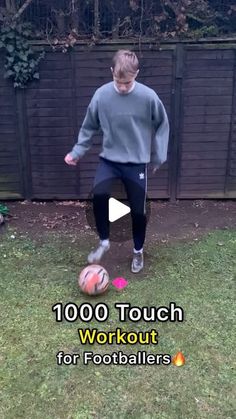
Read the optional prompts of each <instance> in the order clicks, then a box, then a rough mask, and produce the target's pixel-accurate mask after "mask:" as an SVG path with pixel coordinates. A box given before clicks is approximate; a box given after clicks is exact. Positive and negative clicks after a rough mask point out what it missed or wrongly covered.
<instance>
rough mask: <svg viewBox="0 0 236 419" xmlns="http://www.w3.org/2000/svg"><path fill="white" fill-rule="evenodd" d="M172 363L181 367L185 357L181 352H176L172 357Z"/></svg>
mask: <svg viewBox="0 0 236 419" xmlns="http://www.w3.org/2000/svg"><path fill="white" fill-rule="evenodd" d="M172 364H174V365H175V366H176V367H182V365H184V364H185V357H184V355H183V353H182V352H177V354H176V355H175V356H174V357H173V358H172Z"/></svg>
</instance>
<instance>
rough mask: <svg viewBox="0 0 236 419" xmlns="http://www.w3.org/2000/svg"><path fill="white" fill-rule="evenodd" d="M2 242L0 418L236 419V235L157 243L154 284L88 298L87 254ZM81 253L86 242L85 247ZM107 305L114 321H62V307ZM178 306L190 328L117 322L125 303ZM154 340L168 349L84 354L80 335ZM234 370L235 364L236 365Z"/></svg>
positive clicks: (139, 280)
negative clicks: (153, 336)
mask: <svg viewBox="0 0 236 419" xmlns="http://www.w3.org/2000/svg"><path fill="white" fill-rule="evenodd" d="M11 234H12V233H11V232H9V231H8V232H7V233H6V234H5V235H4V236H2V241H1V244H0V254H1V259H0V278H1V281H0V285H1V292H0V326H1V334H0V365H1V368H0V418H1V419H2V418H4V419H5V418H6V419H8V418H9V419H10V418H12V419H17V418H27V419H31V418H32V419H36V418H42V419H49V418H50V419H51V418H57V419H89V418H99V419H100V418H101V419H103V418H115V419H116V418H117V419H119V418H133V419H138V418H142V419H148V418H160V419H178V418H184V419H196V418H206V419H209V418H212V419H217V418H219V419H221V418H225V419H230V418H231V419H233V418H235V411H236V406H235V399H236V398H235V394H236V380H235V370H233V367H234V366H235V343H236V342H235V329H234V327H235V324H236V321H235V294H234V292H235V288H234V287H235V278H236V266H235V263H236V261H235V259H236V258H235V255H236V233H235V232H234V231H217V232H214V233H211V234H210V235H207V236H205V237H203V238H202V239H200V240H198V241H193V242H189V243H175V244H172V245H163V244H162V245H161V246H160V245H159V246H157V245H154V244H152V245H149V246H148V252H149V254H151V260H152V264H151V266H150V269H149V271H148V274H147V276H146V277H145V278H144V277H142V276H140V275H139V276H134V275H133V276H132V275H131V274H130V273H129V272H127V273H125V272H118V273H117V276H125V277H126V278H127V279H128V280H129V285H128V287H127V288H126V289H124V290H123V291H122V292H118V291H117V290H116V289H115V288H114V287H112V286H111V287H110V289H109V292H108V293H107V294H106V295H104V296H100V297H97V298H91V297H90V298H89V297H86V296H84V295H82V294H81V293H80V291H79V289H78V286H77V281H76V277H77V274H78V273H79V271H80V270H81V269H82V268H83V267H84V265H85V260H86V259H85V258H86V255H87V251H88V244H86V241H85V240H80V242H79V240H78V241H75V242H74V243H71V242H70V241H69V238H66V237H59V236H56V235H53V234H50V235H48V238H47V240H46V241H45V242H41V243H37V242H33V241H31V240H29V239H28V238H26V237H19V238H12V237H11ZM81 243H82V244H81ZM88 301H89V302H91V303H92V304H93V305H95V304H97V303H98V302H106V303H107V304H108V306H109V308H110V316H109V319H108V320H107V321H106V322H105V323H102V324H101V323H100V324H99V323H98V322H96V321H92V322H91V323H89V324H86V323H82V322H80V321H76V322H74V323H68V322H65V321H63V322H62V323H57V322H56V321H55V314H54V313H53V312H52V310H51V307H52V305H53V304H55V303H57V302H62V303H63V304H65V303H68V302H74V303H76V304H77V305H80V304H82V303H83V302H88ZM171 301H175V302H176V304H177V305H179V306H181V307H182V308H183V310H184V313H185V321H184V322H183V323H171V322H166V323H161V322H157V323H145V322H138V323H131V322H130V321H129V322H126V323H119V322H118V313H117V310H115V308H114V303H116V302H128V303H130V304H131V305H136V306H137V305H138V306H152V305H153V306H157V307H158V306H163V305H167V306H168V305H169V303H170V302H171ZM79 327H91V328H92V327H97V328H98V329H99V330H104V331H113V330H115V329H116V327H121V328H122V329H123V330H126V331H130V330H139V331H148V330H150V329H156V330H157V331H158V333H159V344H158V345H150V346H148V347H147V346H146V347H145V346H141V345H138V346H132V345H128V346H124V345H120V346H118V345H113V346H109V345H103V346H101V345H98V344H95V345H93V346H92V347H91V346H89V345H86V346H84V347H82V346H81V344H80V342H79V338H78V333H77V329H78V328H79ZM85 350H93V351H94V352H96V353H100V354H104V353H112V352H114V351H123V352H124V353H127V354H128V353H136V352H137V351H138V350H142V351H143V350H147V352H149V353H153V354H155V353H158V354H161V353H163V354H171V356H174V355H175V353H176V352H178V351H182V352H183V353H184V355H185V358H186V364H185V365H184V366H182V367H176V366H174V365H173V364H171V365H168V366H166V365H165V366H164V365H151V366H148V365H146V366H145V365H142V366H124V365H110V366H102V365H100V366H95V365H93V364H89V365H88V366H85V365H83V363H82V362H79V363H78V365H76V366H72V365H70V366H65V365H62V366H57V364H56V353H57V352H58V351H64V353H80V354H81V353H82V352H83V351H85ZM233 364H234V365H233Z"/></svg>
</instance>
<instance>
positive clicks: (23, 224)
mask: <svg viewBox="0 0 236 419" xmlns="http://www.w3.org/2000/svg"><path fill="white" fill-rule="evenodd" d="M6 204H7V206H8V208H9V210H10V215H9V216H8V217H6V222H5V225H4V226H2V227H1V230H0V232H2V233H4V232H6V231H9V229H10V230H11V231H12V232H13V233H14V232H16V234H22V235H26V236H29V237H30V238H33V239H36V240H39V241H41V240H44V239H45V238H46V237H47V236H48V233H50V232H53V233H56V234H58V235H60V234H62V235H63V236H64V235H66V236H68V238H69V239H70V240H71V241H72V242H75V245H78V246H79V243H80V242H81V240H84V239H85V242H86V245H87V247H88V251H89V249H90V248H91V247H93V246H96V243H97V238H96V234H95V233H94V231H93V230H92V229H91V228H90V226H89V224H88V221H87V219H86V208H87V206H88V205H91V203H88V202H87V201H53V202H40V201H35V202H31V201H17V202H7V203H6ZM235 227H236V201H205V200H194V201H189V200H186V201H184V200H183V201H182V200H181V201H177V202H176V203H170V202H163V201H152V203H151V216H150V219H149V223H148V228H147V237H146V247H145V250H146V262H147V263H146V267H147V266H149V265H150V264H151V259H152V256H151V253H150V254H149V252H148V247H149V245H152V244H153V243H156V244H157V252H158V246H159V245H165V244H168V243H170V242H173V241H179V240H181V241H182V240H184V241H185V240H187V241H188V240H190V241H192V240H198V238H200V237H201V236H202V235H203V234H205V233H207V232H209V231H213V230H216V229H220V230H227V229H231V228H235ZM49 235H50V234H49ZM83 244H84V243H83ZM132 248H133V243H132V240H129V241H127V242H122V243H112V247H111V251H110V252H109V255H106V256H105V258H104V260H103V265H104V266H106V267H107V269H109V272H111V274H112V275H115V273H117V272H118V271H123V270H124V269H125V270H127V268H129V265H130V258H131V254H132ZM112 249H114V250H113V251H112ZM85 263H86V260H85ZM143 273H145V272H143ZM142 276H143V275H142Z"/></svg>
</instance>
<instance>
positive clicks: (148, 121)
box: [70, 82, 169, 167]
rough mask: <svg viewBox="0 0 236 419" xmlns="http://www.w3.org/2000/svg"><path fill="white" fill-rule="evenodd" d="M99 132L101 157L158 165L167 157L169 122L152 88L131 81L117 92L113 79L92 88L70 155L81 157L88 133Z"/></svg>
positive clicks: (89, 136) (85, 149)
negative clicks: (124, 91) (131, 86)
mask: <svg viewBox="0 0 236 419" xmlns="http://www.w3.org/2000/svg"><path fill="white" fill-rule="evenodd" d="M99 129H101V130H102V133H103V141H102V151H101V153H100V156H101V157H104V158H106V159H108V160H111V161H114V162H118V163H149V162H151V163H152V164H153V165H155V166H157V167H159V166H160V165H161V164H162V163H164V162H165V161H166V159H167V148H168V139H169V123H168V118H167V115H166V111H165V108H164V106H163V104H162V102H161V100H160V99H159V97H158V96H157V94H156V93H155V91H154V90H152V89H150V88H149V87H147V86H145V85H144V84H141V83H138V82H135V86H134V89H133V90H132V91H131V92H130V93H127V94H120V93H118V92H117V90H116V89H115V88H114V83H113V82H110V83H107V84H104V85H103V86H101V87H100V88H99V89H97V90H96V92H95V94H94V96H93V98H92V100H91V102H90V104H89V106H88V109H87V113H86V116H85V119H84V121H83V124H82V126H81V129H80V131H79V136H78V141H77V143H76V144H75V146H74V147H73V149H72V151H71V153H70V154H71V156H72V158H74V159H76V158H80V157H82V156H83V155H84V154H85V153H86V152H87V151H88V150H89V149H90V147H91V145H92V136H93V135H94V134H96V133H97V132H98V131H99Z"/></svg>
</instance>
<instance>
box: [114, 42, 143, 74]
mask: <svg viewBox="0 0 236 419" xmlns="http://www.w3.org/2000/svg"><path fill="white" fill-rule="evenodd" d="M112 64H113V74H114V76H116V77H118V78H123V77H126V76H127V73H128V74H132V75H133V76H134V75H135V74H136V73H137V71H138V67H139V62H138V58H137V55H136V54H135V53H134V52H133V51H130V50H126V49H120V50H119V51H117V52H116V54H115V55H114V57H113V60H112Z"/></svg>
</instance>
